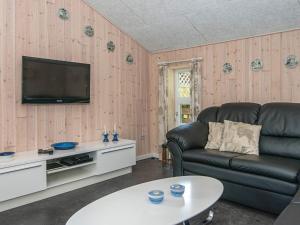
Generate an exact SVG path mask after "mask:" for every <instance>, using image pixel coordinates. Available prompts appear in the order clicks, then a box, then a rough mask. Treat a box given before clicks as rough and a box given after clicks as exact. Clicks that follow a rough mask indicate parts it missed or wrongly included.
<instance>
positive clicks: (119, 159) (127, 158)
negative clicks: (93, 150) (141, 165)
mask: <svg viewBox="0 0 300 225" xmlns="http://www.w3.org/2000/svg"><path fill="white" fill-rule="evenodd" d="M135 164H136V150H135V146H134V145H132V146H124V147H119V148H111V149H107V150H103V151H98V152H97V172H96V173H97V175H100V174H104V173H108V172H111V171H114V170H118V169H122V168H126V167H129V166H133V165H135Z"/></svg>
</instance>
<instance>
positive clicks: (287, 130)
mask: <svg viewBox="0 0 300 225" xmlns="http://www.w3.org/2000/svg"><path fill="white" fill-rule="evenodd" d="M258 123H259V124H261V125H263V127H262V130H261V134H262V135H269V136H280V137H300V104H299V103H268V104H265V105H263V106H262V107H261V110H260V117H259V120H258Z"/></svg>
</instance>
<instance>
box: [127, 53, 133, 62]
mask: <svg viewBox="0 0 300 225" xmlns="http://www.w3.org/2000/svg"><path fill="white" fill-rule="evenodd" d="M126 62H127V63H128V64H132V63H133V56H132V55H131V54H128V55H127V57H126Z"/></svg>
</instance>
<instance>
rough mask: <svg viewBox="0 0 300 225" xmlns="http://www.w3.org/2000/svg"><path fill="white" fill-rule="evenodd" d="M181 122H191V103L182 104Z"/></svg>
mask: <svg viewBox="0 0 300 225" xmlns="http://www.w3.org/2000/svg"><path fill="white" fill-rule="evenodd" d="M180 111H181V112H180V117H181V123H190V122H191V105H180Z"/></svg>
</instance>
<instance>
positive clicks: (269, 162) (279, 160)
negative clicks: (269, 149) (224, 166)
mask: <svg viewBox="0 0 300 225" xmlns="http://www.w3.org/2000/svg"><path fill="white" fill-rule="evenodd" d="M231 168H232V169H234V170H238V171H243V172H246V173H253V174H257V175H261V176H267V177H273V178H275V179H280V180H285V181H288V182H293V183H297V182H299V179H298V173H299V171H300V160H296V159H290V158H283V157H278V156H270V155H260V156H256V155H243V156H238V157H235V158H233V159H232V161H231Z"/></svg>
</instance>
